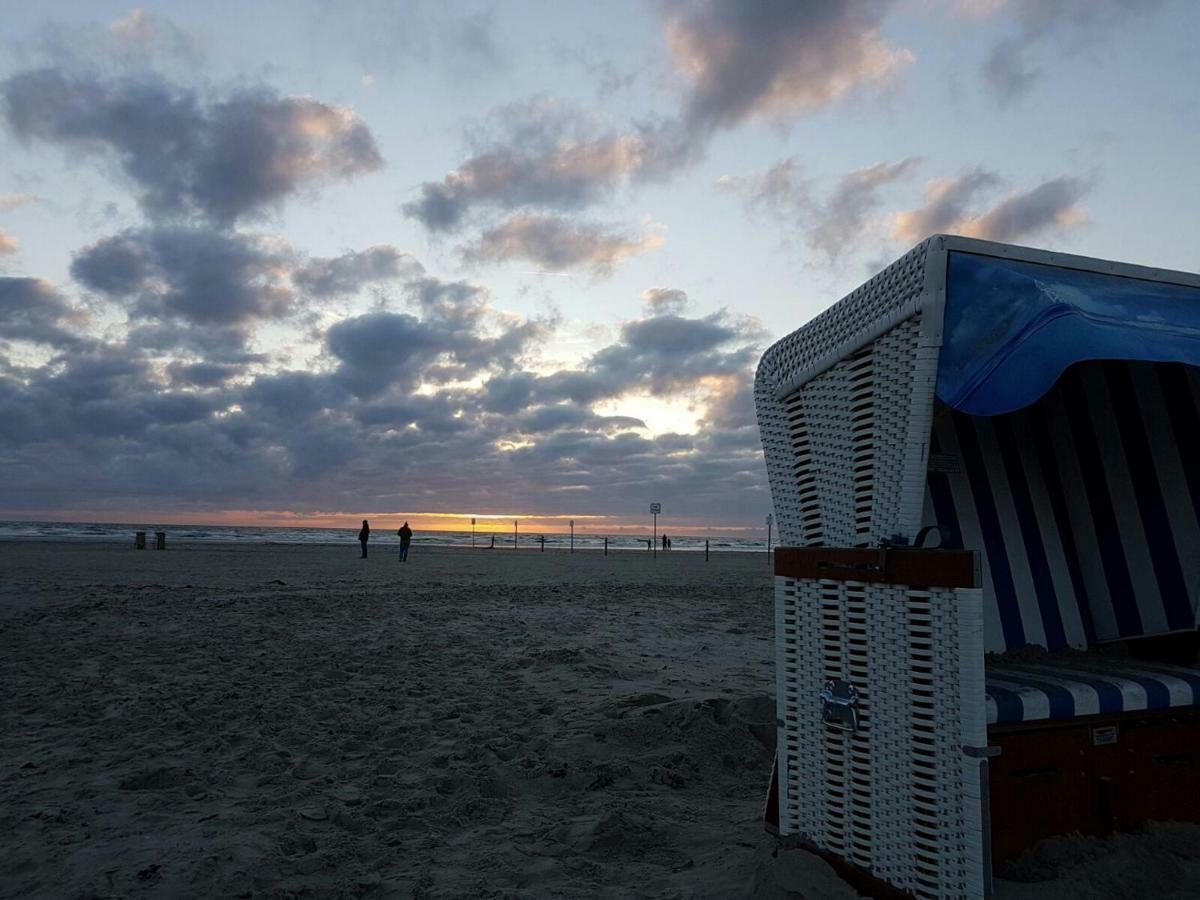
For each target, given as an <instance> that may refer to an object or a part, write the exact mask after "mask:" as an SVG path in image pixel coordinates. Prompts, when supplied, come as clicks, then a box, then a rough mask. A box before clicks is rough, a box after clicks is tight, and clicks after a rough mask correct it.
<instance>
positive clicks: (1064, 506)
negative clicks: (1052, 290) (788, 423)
mask: <svg viewBox="0 0 1200 900" xmlns="http://www.w3.org/2000/svg"><path fill="white" fill-rule="evenodd" d="M931 451H932V452H931V455H930V466H929V477H928V485H927V487H928V490H927V492H926V509H925V522H926V523H927V524H937V525H939V526H940V527H941V531H942V534H943V546H945V547H949V548H967V549H973V550H979V551H981V555H982V559H983V589H984V633H985V641H986V646H987V649H988V650H989V651H995V652H1003V651H1005V650H1011V649H1017V648H1020V647H1023V646H1026V645H1029V644H1036V645H1039V646H1042V647H1045V648H1046V649H1048V650H1051V651H1055V650H1061V649H1063V648H1066V647H1076V648H1080V649H1082V648H1086V647H1090V646H1092V645H1094V644H1095V643H1096V642H1097V641H1106V640H1119V639H1124V638H1133V637H1141V636H1148V635H1158V634H1168V633H1172V632H1178V631H1190V630H1192V629H1194V628H1196V625H1197V610H1196V607H1197V599H1198V598H1200V375H1198V372H1197V370H1196V369H1194V368H1192V367H1189V366H1183V365H1178V364H1168V363H1159V364H1155V363H1140V362H1132V363H1131V362H1113V361H1106V362H1089V363H1082V364H1079V365H1077V366H1074V367H1072V368H1071V369H1069V370H1068V371H1067V372H1066V373H1065V374H1064V375H1063V377H1062V378H1061V379H1060V380H1059V381H1058V383H1057V384H1056V385H1055V386H1054V388H1053V389H1052V390H1051V391H1050V392H1049V393H1047V394H1046V395H1045V396H1044V397H1042V399H1041V400H1039V401H1038V402H1037V403H1034V404H1033V405H1032V406H1028V407H1026V408H1025V409H1021V410H1018V411H1017V412H1014V413H1008V414H1006V415H1002V416H991V417H982V416H969V415H966V414H965V413H960V412H956V411H954V410H951V409H949V408H948V407H943V408H942V409H941V410H940V411H939V413H938V415H937V417H936V419H935V424H934V429H933V435H932V441H931Z"/></svg>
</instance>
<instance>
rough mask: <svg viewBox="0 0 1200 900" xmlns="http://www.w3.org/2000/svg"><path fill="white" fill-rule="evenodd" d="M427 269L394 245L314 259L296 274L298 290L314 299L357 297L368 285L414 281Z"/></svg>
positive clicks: (294, 273) (293, 277)
mask: <svg viewBox="0 0 1200 900" xmlns="http://www.w3.org/2000/svg"><path fill="white" fill-rule="evenodd" d="M422 272H424V267H423V266H422V265H421V264H420V263H419V262H417V260H416V258H415V257H413V256H412V254H410V253H406V252H404V251H402V250H399V249H398V248H396V247H393V246H391V245H390V244H379V245H377V246H375V247H369V248H368V249H366V250H358V251H350V252H348V253H343V254H342V255H341V256H335V257H329V258H316V259H311V260H309V261H308V262H307V263H305V264H304V265H302V266H300V267H299V268H298V269H297V270H296V271H295V272H293V273H292V281H293V283H294V284H295V285H296V287H298V288H300V289H301V290H303V291H304V292H305V293H307V294H309V295H310V296H313V297H338V296H344V295H346V294H353V293H356V292H357V291H358V290H360V289H361V288H362V287H364V286H365V285H368V284H374V283H377V282H381V281H392V280H395V279H399V278H410V277H413V276H416V275H419V274H420V273H422Z"/></svg>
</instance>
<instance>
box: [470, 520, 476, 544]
mask: <svg viewBox="0 0 1200 900" xmlns="http://www.w3.org/2000/svg"><path fill="white" fill-rule="evenodd" d="M471 549H472V550H474V549H475V517H474V516H471Z"/></svg>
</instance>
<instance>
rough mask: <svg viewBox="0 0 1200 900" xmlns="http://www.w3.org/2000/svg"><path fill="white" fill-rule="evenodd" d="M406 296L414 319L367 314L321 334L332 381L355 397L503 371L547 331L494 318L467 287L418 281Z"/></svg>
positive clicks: (542, 323)
mask: <svg viewBox="0 0 1200 900" xmlns="http://www.w3.org/2000/svg"><path fill="white" fill-rule="evenodd" d="M406 291H407V293H408V296H409V300H410V303H411V304H412V305H413V306H414V308H415V309H416V310H417V311H418V312H420V314H421V315H420V316H419V317H418V316H413V315H410V314H407V313H394V312H385V311H380V312H372V313H367V314H366V315H361V316H355V317H352V318H348V319H343V320H342V321H340V322H337V323H335V324H334V325H332V326H330V328H329V330H328V331H327V333H326V336H325V341H326V345H327V347H328V350H329V353H330V355H331V356H332V357H333V358H334V359H336V360H337V361H338V363H339V366H338V369H337V370H336V372H335V378H336V379H337V380H338V381H339V383H341V384H344V385H345V386H346V387H347V389H348V390H349V391H351V392H352V393H354V394H355V395H356V396H359V397H374V396H376V395H378V394H380V393H382V392H384V391H387V390H400V391H402V392H404V391H412V390H415V389H416V387H417V386H418V385H419V384H421V383H426V384H439V383H446V382H454V381H460V380H462V381H466V380H471V379H477V378H479V377H480V376H483V375H487V374H490V373H493V372H497V371H506V370H509V369H511V368H512V367H513V366H515V365H516V364H517V362H518V360H520V359H521V358H522V357H523V356H524V355H525V354H526V353H527V352H528V350H529V349H530V347H532V346H533V345H534V344H535V342H537V341H538V340H539V339H542V338H544V337H545V336H546V334H547V333H548V330H549V328H550V327H551V326H552V323H551V322H549V321H547V320H544V319H521V318H519V317H515V316H506V315H503V314H500V313H498V312H496V311H495V310H494V309H492V307H491V305H490V302H489V301H490V295H489V293H488V291H487V290H486V289H485V288H483V287H482V286H480V285H474V284H471V283H469V282H463V281H442V280H441V279H438V278H433V277H430V276H426V277H423V278H419V279H416V280H414V281H411V282H409V283H408V284H407V286H406Z"/></svg>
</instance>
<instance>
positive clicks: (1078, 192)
mask: <svg viewBox="0 0 1200 900" xmlns="http://www.w3.org/2000/svg"><path fill="white" fill-rule="evenodd" d="M1088 188H1089V185H1088V183H1087V182H1085V181H1084V180H1083V179H1080V178H1072V177H1069V176H1062V177H1060V178H1053V179H1051V180H1050V181H1045V182H1043V183H1042V184H1039V185H1038V186H1037V187H1034V188H1031V189H1030V190H1028V191H1023V192H1019V193H1015V194H1011V195H1009V196H1008V197H1006V198H1005V199H1004V200H1002V201H1001V202H1000V203H998V204H996V205H995V206H993V207H992V208H991V209H989V210H987V211H986V212H984V213H982V214H981V215H979V216H977V217H975V218H973V219H968V220H967V221H965V222H963V223H962V233H963V234H966V235H969V236H971V237H980V238H987V239H988V240H992V241H1016V240H1020V239H1021V238H1024V237H1028V236H1029V235H1034V234H1039V233H1041V232H1043V231H1045V230H1047V229H1050V228H1065V227H1070V226H1072V225H1078V224H1080V223H1081V222H1083V221H1085V220H1086V218H1087V217H1086V215H1085V214H1084V212H1083V210H1081V209H1080V208H1079V206H1078V205H1077V204H1078V202H1079V201H1080V200H1081V199H1082V198H1083V196H1084V194H1086V193H1087V191H1088Z"/></svg>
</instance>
